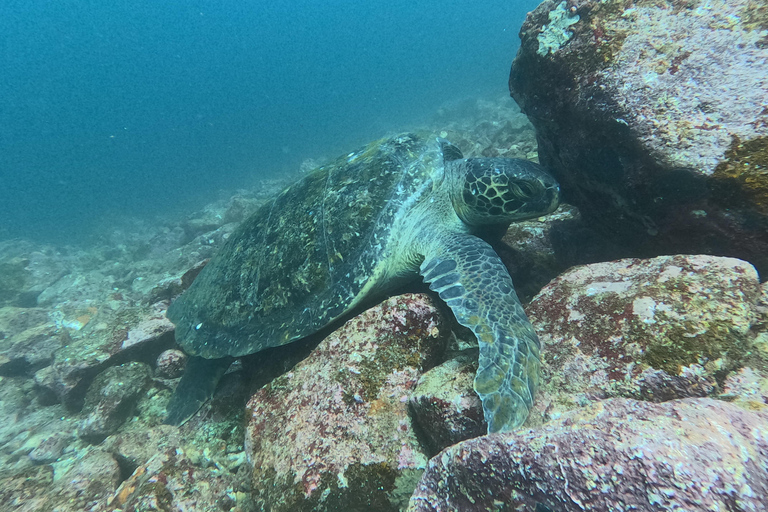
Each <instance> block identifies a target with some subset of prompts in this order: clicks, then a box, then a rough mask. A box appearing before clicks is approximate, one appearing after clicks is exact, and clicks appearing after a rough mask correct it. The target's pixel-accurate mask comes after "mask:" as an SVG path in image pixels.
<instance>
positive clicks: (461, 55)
mask: <svg viewBox="0 0 768 512" xmlns="http://www.w3.org/2000/svg"><path fill="white" fill-rule="evenodd" d="M537 3H538V2H537V1H536V0H526V1H521V0H516V1H511V0H486V1H484V2H477V1H471V0H456V1H448V2H444V1H443V2H438V1H433V0H426V1H425V0H422V1H413V0H408V1H405V0H387V1H379V2H361V1H360V0H323V1H315V2H310V1H307V0H303V1H293V2H288V1H279V2H264V1H260V0H256V1H248V0H238V1H228V0H219V1H208V2H201V1H183V2H182V1H176V0H164V1H157V0H151V1H146V0H130V1H125V0H110V1H103V0H93V1H87V0H58V1H55V2H53V1H50V0H21V1H19V0H3V1H2V3H1V4H0V240H2V239H7V238H12V237H25V238H30V239H37V240H44V241H54V242H64V241H71V240H76V239H78V237H80V236H81V235H83V233H87V232H88V231H89V229H91V227H92V226H93V225H94V221H95V220H103V219H105V218H110V217H111V216H114V217H116V218H118V217H120V216H142V215H149V216H152V215H155V214H162V213H167V212H172V211H184V209H185V208H192V207H194V206H196V205H200V204H203V203H205V202H207V201H210V200H212V199H214V198H215V197H216V193H217V191H219V190H234V189H237V188H238V187H247V186H251V185H253V184H254V183H256V181H257V180H258V179H259V178H261V177H270V176H279V175H281V174H284V173H286V172H292V171H294V170H295V169H296V168H297V167H298V166H299V164H300V163H301V161H302V160H304V159H305V158H308V157H315V156H321V155H326V156H334V155H335V154H336V153H338V152H339V151H345V150H347V149H350V148H352V147H354V146H356V145H358V144H363V143H365V142H367V141H369V140H371V139H374V138H376V137H379V136H381V135H383V134H385V133H386V132H387V131H392V130H398V129H402V127H408V126H409V124H411V123H415V122H418V121H419V120H420V119H424V118H428V117H429V116H430V114H431V113H432V112H434V111H435V110H436V109H437V108H438V107H439V106H440V105H441V104H444V103H445V102H447V101H449V100H452V99H457V98H464V97H468V96H470V97H471V96H483V95H488V94H492V93H495V94H499V93H503V92H504V91H505V90H506V82H507V76H508V73H509V67H510V64H511V62H512V58H513V57H514V54H515V51H516V49H517V46H518V38H517V31H518V29H519V27H520V25H521V23H522V21H523V19H524V16H525V13H526V11H528V10H531V9H533V8H534V7H535V6H536V5H537Z"/></svg>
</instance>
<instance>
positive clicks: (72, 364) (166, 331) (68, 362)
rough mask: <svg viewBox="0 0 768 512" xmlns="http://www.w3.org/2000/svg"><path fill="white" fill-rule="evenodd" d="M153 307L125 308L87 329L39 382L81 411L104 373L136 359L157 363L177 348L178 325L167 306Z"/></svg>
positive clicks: (41, 372) (58, 355)
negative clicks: (167, 312) (93, 384)
mask: <svg viewBox="0 0 768 512" xmlns="http://www.w3.org/2000/svg"><path fill="white" fill-rule="evenodd" d="M152 308H153V309H152V310H151V311H149V312H146V311H143V310H141V311H136V310H131V309H125V310H122V314H121V315H118V316H116V317H115V318H114V319H111V321H110V323H109V324H106V323H102V324H101V325H98V326H96V327H94V329H92V330H91V329H90V325H89V326H87V328H86V329H84V332H83V333H81V334H79V335H78V337H76V338H74V339H73V340H72V341H71V342H70V343H68V344H67V345H66V346H64V347H62V348H61V349H59V350H58V351H57V352H56V353H55V355H54V360H53V364H51V365H50V366H48V367H46V368H43V369H41V370H38V371H37V372H36V373H35V382H36V383H37V384H38V386H40V387H41V388H42V389H43V390H44V391H45V392H47V393H48V394H49V395H50V396H52V397H55V399H57V400H59V401H61V402H62V403H64V404H65V405H67V407H69V408H70V409H79V408H80V407H81V406H82V398H83V396H84V394H85V391H86V389H87V387H88V385H89V384H90V383H91V380H92V379H93V378H94V377H95V376H96V375H97V374H98V373H99V372H101V371H102V370H104V369H106V368H109V367H111V366H114V365H117V364H121V363H124V362H128V361H132V360H134V361H136V360H138V361H147V362H154V361H155V360H156V358H157V356H158V355H159V354H160V353H161V352H163V351H164V350H167V349H168V348H170V347H171V346H173V344H174V339H173V331H174V326H173V324H172V323H171V322H170V321H169V320H168V319H167V318H165V311H164V310H165V303H162V302H161V303H158V304H154V305H153V307H152ZM125 317H129V320H127V321H126V320H125Z"/></svg>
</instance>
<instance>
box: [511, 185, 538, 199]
mask: <svg viewBox="0 0 768 512" xmlns="http://www.w3.org/2000/svg"><path fill="white" fill-rule="evenodd" d="M516 185H517V188H518V190H519V191H520V195H521V196H522V198H523V199H528V198H530V197H533V196H534V195H536V187H534V186H533V185H532V184H531V183H530V182H528V181H520V182H518V183H516Z"/></svg>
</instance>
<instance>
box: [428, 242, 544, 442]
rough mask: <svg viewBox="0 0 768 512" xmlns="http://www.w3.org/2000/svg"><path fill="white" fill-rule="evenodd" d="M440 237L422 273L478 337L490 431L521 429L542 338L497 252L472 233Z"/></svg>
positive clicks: (478, 381)
mask: <svg viewBox="0 0 768 512" xmlns="http://www.w3.org/2000/svg"><path fill="white" fill-rule="evenodd" d="M438 238H439V239H438V240H435V241H434V242H433V243H432V244H431V247H429V248H428V249H427V251H426V255H425V256H426V257H425V259H424V263H422V265H421V275H422V276H423V277H424V281H425V282H427V283H429V287H430V289H432V290H434V291H436V292H437V293H438V294H439V295H440V298H441V299H443V300H444V301H445V303H446V304H448V306H449V307H450V308H451V310H452V311H453V314H454V315H455V316H456V319H457V320H458V322H459V323H460V324H461V325H464V326H466V327H469V328H470V329H471V330H472V332H474V334H475V336H476V337H477V340H478V342H479V345H480V359H479V366H478V369H477V375H476V376H475V391H476V392H477V394H478V395H479V396H480V398H481V400H482V401H483V412H484V414H485V418H486V421H487V422H488V432H489V433H492V432H503V431H507V430H510V429H512V428H515V427H518V426H520V425H521V424H522V423H523V422H524V421H525V419H526V418H527V417H528V412H529V411H530V409H531V406H532V404H533V395H534V393H535V391H536V388H537V387H538V383H539V371H540V366H541V363H540V361H539V339H538V337H537V336H536V333H535V332H534V330H533V327H532V326H531V324H530V322H529V321H528V318H527V317H526V316H525V312H524V311H523V307H522V305H521V304H520V300H519V299H518V298H517V294H516V293H515V289H514V287H513V285H512V278H511V277H509V273H508V272H507V269H506V267H505V266H504V264H503V263H502V262H501V260H500V259H499V257H498V255H497V254H496V253H495V252H494V250H493V248H492V247H491V246H490V245H489V244H488V243H486V242H485V241H483V240H481V239H479V238H477V237H475V236H472V235H464V234H459V233H457V234H450V233H448V234H445V235H444V236H442V237H438Z"/></svg>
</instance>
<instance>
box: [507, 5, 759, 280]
mask: <svg viewBox="0 0 768 512" xmlns="http://www.w3.org/2000/svg"><path fill="white" fill-rule="evenodd" d="M520 36H521V47H520V49H519V51H518V54H517V57H516V58H515V61H514V63H513V65H512V71H511V74H510V81H509V86H510V91H511V93H512V96H513V97H514V98H515V100H517V102H518V103H519V104H520V106H521V108H522V110H523V112H525V113H526V114H527V115H528V116H529V118H530V120H531V122H532V123H533V125H534V126H535V127H536V131H537V138H538V142H539V160H540V162H541V163H542V164H543V165H545V166H547V167H549V168H550V169H552V170H553V171H554V173H555V175H556V176H557V178H558V179H559V181H560V183H561V185H562V187H563V190H564V191H565V192H566V197H565V200H566V201H567V202H569V203H573V204H575V205H576V206H577V207H579V209H580V210H581V212H582V214H583V215H584V216H585V219H586V220H587V223H588V224H595V225H598V226H602V227H603V229H604V232H605V233H609V234H610V237H611V238H612V239H613V240H614V241H615V242H616V243H617V247H618V249H617V250H618V251H619V254H617V255H616V256H615V257H626V256H640V257H648V256H655V255H658V254H676V253H706V254H719V255H726V256H735V257H739V258H741V259H745V260H747V261H750V262H751V263H753V264H754V265H755V266H756V267H757V268H758V270H760V271H761V273H765V272H768V107H767V106H768V10H767V9H766V7H765V3H764V2H763V1H760V0H709V1H701V0H662V1H656V0H640V1H636V2H627V1H625V0H545V1H544V2H542V4H541V5H539V7H538V8H536V9H535V10H534V11H533V12H532V13H529V15H528V17H527V19H526V21H525V23H524V25H523V27H522V29H521V32H520Z"/></svg>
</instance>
